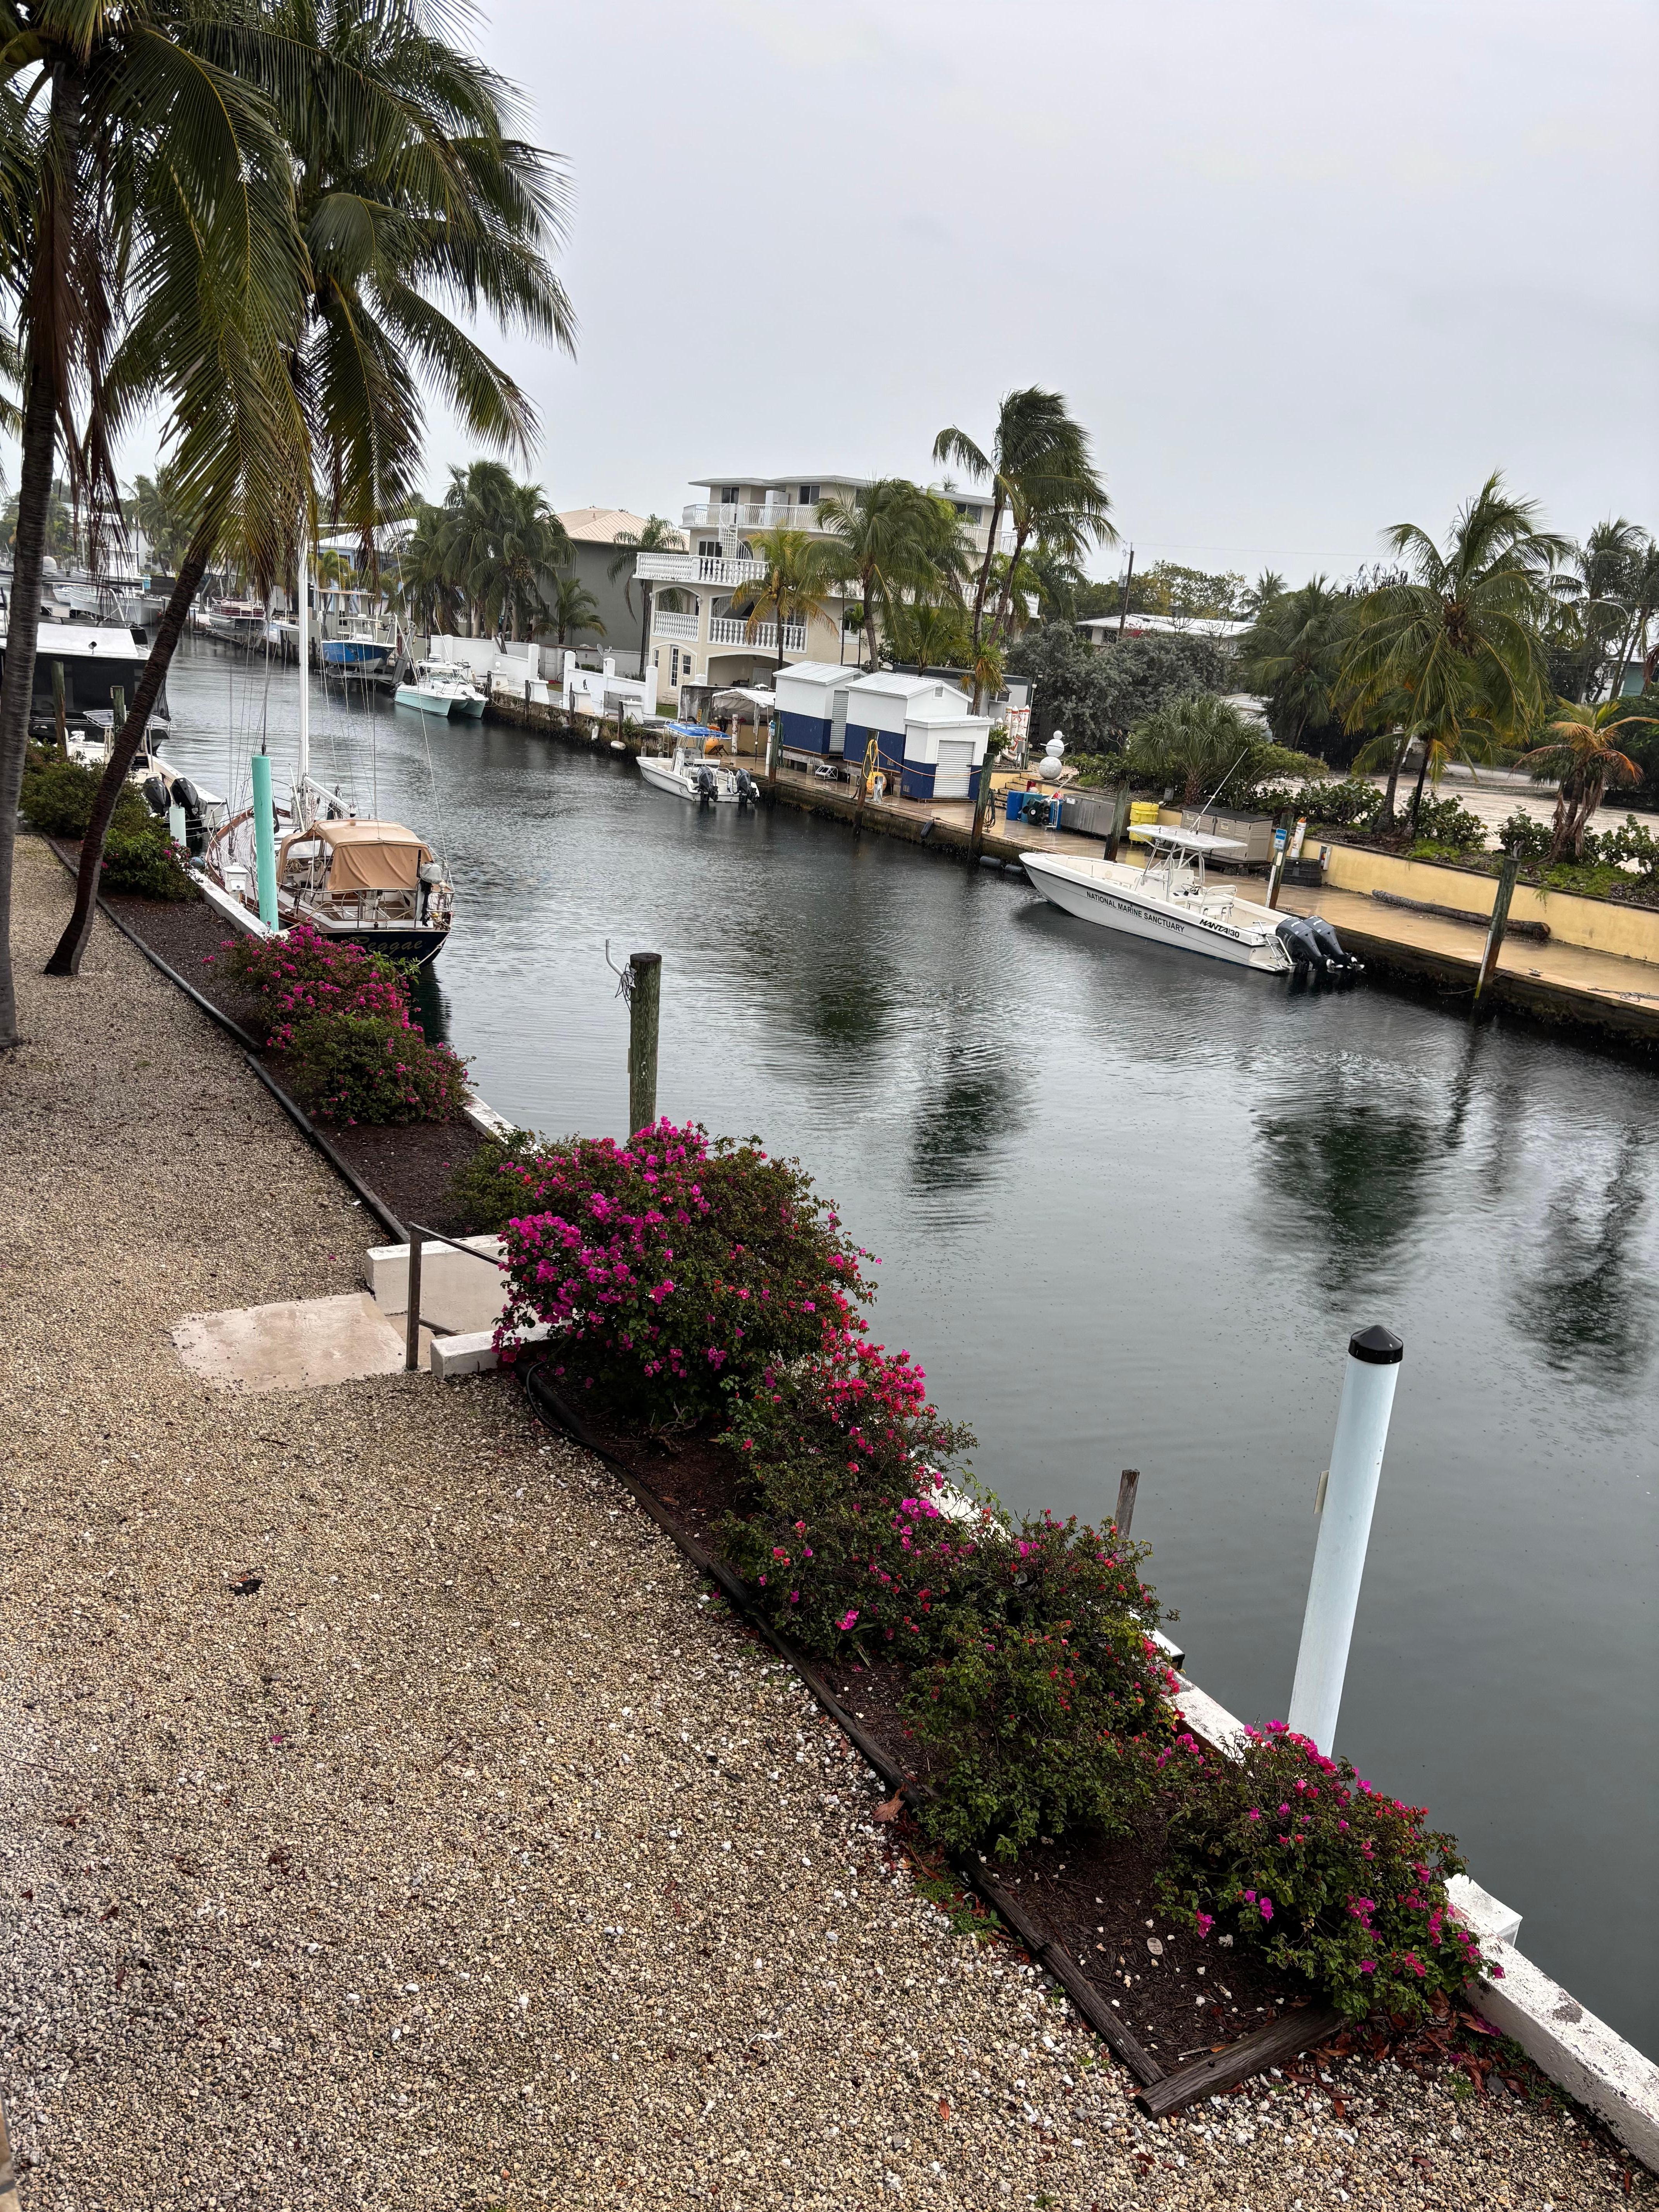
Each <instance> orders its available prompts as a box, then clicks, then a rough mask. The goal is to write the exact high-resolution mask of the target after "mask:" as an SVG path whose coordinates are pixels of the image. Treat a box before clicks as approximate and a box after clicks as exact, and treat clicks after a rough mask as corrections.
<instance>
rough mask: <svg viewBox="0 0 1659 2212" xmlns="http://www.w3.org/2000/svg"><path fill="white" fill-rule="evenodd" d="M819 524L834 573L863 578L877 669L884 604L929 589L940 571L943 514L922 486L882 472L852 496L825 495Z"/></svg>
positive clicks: (869, 649)
mask: <svg viewBox="0 0 1659 2212" xmlns="http://www.w3.org/2000/svg"><path fill="white" fill-rule="evenodd" d="M952 520H953V523H954V510H952ZM818 527H819V529H820V530H822V531H825V532H828V533H829V536H828V542H827V549H826V550H825V552H824V556H823V558H824V560H825V561H826V562H827V563H828V566H829V572H830V573H833V574H837V575H839V577H840V578H841V579H842V581H843V582H851V581H853V580H854V579H856V580H857V582H858V586H859V597H860V599H861V600H862V602H863V605H864V641H865V648H866V653H867V654H868V662H867V665H869V666H870V667H871V668H873V667H874V666H875V665H876V614H877V611H878V608H879V609H881V610H882V611H884V612H886V611H890V610H891V609H892V607H893V606H894V605H896V602H897V601H898V599H900V598H901V597H902V594H903V593H904V592H907V591H918V590H921V589H923V588H925V587H926V586H927V585H928V584H929V583H930V582H931V581H933V580H934V579H935V578H936V577H937V576H938V574H939V563H940V560H941V557H942V556H943V550H944V536H943V525H942V522H941V518H940V516H939V513H938V511H937V509H936V507H935V506H934V503H933V501H932V500H931V499H930V498H929V497H928V495H927V493H926V492H925V491H923V490H921V489H920V487H919V486H917V485H915V484H913V483H907V482H906V480H905V479H904V478H903V477H877V478H876V480H875V481H874V483H866V484H860V486H859V487H858V489H857V490H856V491H854V494H853V496H852V497H851V499H842V497H841V496H840V495H839V494H836V493H831V494H830V495H829V497H827V498H825V499H821V500H820V501H818ZM796 534H797V535H800V534H801V533H799V532H797V533H796ZM823 542H824V541H822V540H820V541H819V543H820V544H823Z"/></svg>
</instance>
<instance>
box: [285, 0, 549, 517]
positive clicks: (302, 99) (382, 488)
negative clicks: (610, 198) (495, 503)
mask: <svg viewBox="0 0 1659 2212" xmlns="http://www.w3.org/2000/svg"><path fill="white" fill-rule="evenodd" d="M266 6H267V8H268V9H269V15H268V18H267V20H268V21H269V22H270V51H269V53H268V55H266V56H264V57H263V58H262V64H261V66H262V75H261V78H260V82H261V83H262V84H263V85H264V88H265V90H266V92H267V94H269V96H270V99H271V100H272V101H273V103H274V104H275V106H276V109H277V112H278V113H279V115H280V118H281V120H282V125H283V131H284V135H285V136H286V137H287V139H288V142H289V146H290V148H291V149H292V156H293V161H294V164H295V197H296V201H297V205H298V214H299V220H300V223H301V228H302V230H303V233H304V236H305V241H306V251H307V257H308V260H309V264H310V269H311V274H312V283H311V288H310V293H309V297H308V300H307V315H306V320H305V326H304V332H303V336H302V339H301V346H300V349H299V352H298V356H297V359H296V368H295V375H296V381H297V383H298V386H299V389H300V391H301V395H302V397H303V398H304V400H305V403H306V407H307V416H308V419H309V420H310V422H311V425H312V434H313V441H314V444H315V447H316V450H317V456H318V468H319V476H320V478H321V481H322V483H323V485H324V487H325V491H326V494H327V497H328V503H329V507H330V509H331V514H332V516H333V518H334V519H335V520H337V521H339V522H341V523H343V524H344V525H345V526H347V527H348V528H350V529H353V530H356V532H358V533H359V535H360V537H361V538H362V541H363V544H364V550H365V555H366V557H367V556H372V548H373V544H374V530H375V528H376V526H378V525H379V524H380V523H382V522H384V521H386V520H388V519H390V518H391V517H392V516H394V515H398V514H401V513H405V512H407V511H408V509H409V508H410V506H411V505H412V503H413V501H414V500H415V498H416V494H417V490H418V486H419V479H420V475H421V470H422V442H423V430H424V416H425V404H424V398H423V388H424V389H426V390H429V391H431V392H434V393H435V395H436V396H437V397H438V398H439V399H440V400H441V401H442V402H443V404H445V405H446V406H447V408H448V409H449V410H450V411H451V412H452V413H453V414H454V415H456V416H458V417H459V420H460V422H461V423H462V424H463V426H464V427H465V428H466V429H467V430H469V431H471V434H472V435H474V436H475V437H477V438H478V439H479V440H481V441H483V443H485V444H486V445H489V446H490V447H495V449H497V450H498V451H516V452H517V453H520V454H522V455H523V456H524V457H525V458H526V459H528V458H529V456H530V454H531V453H532V450H533V447H534V440H535V431H536V416H535V410H534V409H533V408H532V405H531V404H530V401H529V399H528V398H527V397H526V394H525V392H524V391H523V390H522V389H521V387H520V385H519V384H518V383H517V381H516V380H514V378H513V376H512V375H511V374H509V373H508V371H507V369H505V368H502V367H501V365H500V364H499V363H498V362H495V360H493V359H492V358H491V357H490V356H489V355H488V354H487V353H486V352H485V351H484V350H483V348H482V347H481V346H480V345H479V343H477V339H476V338H474V337H471V334H470V331H468V329H466V328H465V327H464V326H463V325H464V323H465V324H471V323H473V322H475V321H476V320H477V319H478V318H479V317H480V316H481V315H487V316H488V317H489V319H490V321H492V322H493V323H495V324H496V325H500V326H501V328H502V329H504V330H508V331H524V332H526V333H527V334H528V335H529V336H530V337H534V338H538V339H541V340H543V341H544V342H546V343H552V344H556V345H557V346H559V347H561V348H562V349H563V350H564V351H565V352H567V353H570V354H574V349H575V318H574V313H573V311H572V309H571V306H570V301H569V300H568V297H567V295H566V294H565V290H564V288H563V286H562V284H561V283H560V282H559V280H558V278H557V276H556V275H555V273H554V270H553V267H552V257H553V255H554V254H555V253H556V251H557V249H558V248H559V246H561V245H562V242H563V240H564V237H565V234H566V228H567V221H568V197H569V188H568V179H566V177H565V175H564V173H563V169H562V165H561V163H560V162H559V161H558V160H557V158H556V156H554V155H550V154H547V153H545V152H544V151H543V150H542V149H539V148H538V147H535V146H532V145H531V144H530V143H528V142H527V141H526V139H524V138H523V137H521V136H520V128H519V126H520V106H521V102H520V94H518V92H517V91H516V90H515V89H514V88H513V86H512V85H510V84H509V83H507V82H506V80H505V79H503V78H501V77H500V76H497V75H496V74H495V71H494V70H489V69H488V68H487V67H486V66H485V65H484V64H483V62H481V61H480V60H478V59H477V56H476V55H475V54H473V53H471V52H468V51H467V49H466V45H465V29H464V27H462V26H461V25H460V24H459V22H456V23H455V24H454V25H453V28H454V29H455V30H456V31H457V32H458V33H459V39H458V40H457V42H454V43H452V42H450V41H449V40H446V38H445V36H444V32H445V31H446V30H447V29H450V28H452V23H451V19H450V18H448V17H447V16H446V15H444V14H442V13H441V11H434V12H428V11H426V10H423V9H418V8H412V7H410V6H408V5H406V4H405V0H337V5H335V6H333V7H331V8H330V9H325V10H321V11H319V10H318V9H317V8H316V7H315V5H314V0H266ZM342 84H344V85H345V86H347V87H349V98H348V97H342V95H341V93H340V90H339V87H340V86H341V85H342Z"/></svg>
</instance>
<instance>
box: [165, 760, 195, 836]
mask: <svg viewBox="0 0 1659 2212" xmlns="http://www.w3.org/2000/svg"><path fill="white" fill-rule="evenodd" d="M167 796H168V798H169V799H171V800H172V802H173V805H175V806H182V807H183V808H184V810H185V829H187V830H189V831H190V832H191V834H192V835H195V834H197V833H198V832H199V831H200V829H201V827H202V796H201V793H199V792H198V791H197V788H196V786H195V785H194V784H193V783H192V782H191V780H190V778H189V777H188V776H185V775H175V776H174V777H173V783H172V786H171V788H170V789H169V791H168V793H167Z"/></svg>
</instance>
